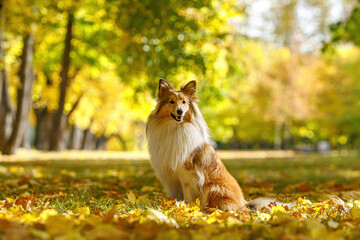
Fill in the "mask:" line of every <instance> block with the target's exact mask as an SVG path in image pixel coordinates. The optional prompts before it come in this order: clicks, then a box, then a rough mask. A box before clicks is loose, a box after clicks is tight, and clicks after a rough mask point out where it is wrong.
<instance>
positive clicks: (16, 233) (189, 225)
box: [0, 156, 360, 240]
mask: <svg viewBox="0 0 360 240" xmlns="http://www.w3.org/2000/svg"><path fill="white" fill-rule="evenodd" d="M224 163H225V165H226V166H227V168H228V169H229V171H230V172H231V174H232V175H233V176H234V177H235V178H236V179H237V180H238V181H239V183H240V184H241V187H242V188H243V190H244V193H245V196H246V199H247V200H249V199H254V198H257V197H272V198H277V199H279V200H281V201H283V202H293V203H294V204H295V206H294V207H292V208H287V207H286V208H284V207H281V206H275V205H274V204H273V206H269V207H268V208H264V209H263V210H262V211H260V212H259V211H258V212H251V213H248V214H244V213H240V212H221V211H219V210H217V209H206V208H201V207H199V202H195V203H193V204H189V205H185V204H184V203H183V202H176V201H174V200H172V199H169V198H168V197H167V196H166V194H165V193H164V191H163V189H162V187H161V184H160V182H159V181H158V180H157V179H156V177H155V175H154V172H153V170H152V168H151V166H150V164H149V162H148V161H116V160H111V161H103V160H102V161H94V160H92V161H87V160H79V161H60V160H57V161H41V162H36V161H32V162H21V163H20V162H19V163H16V162H11V163H9V162H7V163H5V162H0V238H2V239H166V240H170V239H209V238H214V239H234V238H237V239H240V238H243V239H359V238H360V226H359V225H360V157H356V156H352V157H321V156H308V157H301V158H292V159H263V160H228V161H224Z"/></svg>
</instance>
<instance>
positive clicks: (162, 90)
mask: <svg viewBox="0 0 360 240" xmlns="http://www.w3.org/2000/svg"><path fill="white" fill-rule="evenodd" d="M171 89H173V86H172V85H171V84H170V83H168V82H167V81H166V80H165V79H163V78H160V80H159V89H158V98H159V99H160V98H163V97H165V96H166V95H167V94H168V93H169V90H171Z"/></svg>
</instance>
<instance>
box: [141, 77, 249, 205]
mask: <svg viewBox="0 0 360 240" xmlns="http://www.w3.org/2000/svg"><path fill="white" fill-rule="evenodd" d="M197 102H198V98H197V97H196V81H190V82H188V83H187V84H186V85H185V86H182V87H181V88H180V90H179V91H175V90H174V87H173V85H172V84H170V83H168V82H167V81H166V80H165V79H160V81H159V86H158V93H157V104H156V107H155V109H154V110H153V111H152V112H151V113H150V115H149V118H148V121H147V124H146V136H147V140H148V146H149V153H150V160H151V163H152V166H153V168H154V170H155V172H156V174H157V175H158V177H159V179H160V181H161V182H162V184H163V185H164V186H165V188H166V190H167V192H168V194H169V195H170V197H172V198H174V199H177V200H185V202H186V203H190V202H192V201H194V200H195V199H197V198H199V199H200V203H201V206H206V207H210V208H218V209H221V210H224V211H232V210H240V211H248V208H247V204H248V203H247V202H246V201H245V198H244V195H243V192H242V190H241V188H240V186H239V184H238V182H237V181H236V180H235V178H233V177H232V176H231V174H230V173H229V172H228V171H227V170H226V168H225V166H224V164H223V163H222V161H221V160H220V158H219V157H218V155H217V154H216V152H215V150H214V148H213V147H212V146H211V144H210V137H209V129H208V126H207V124H206V122H205V120H204V118H203V116H202V114H201V112H200V110H199V107H198V105H197Z"/></svg>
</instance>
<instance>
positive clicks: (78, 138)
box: [68, 125, 84, 150]
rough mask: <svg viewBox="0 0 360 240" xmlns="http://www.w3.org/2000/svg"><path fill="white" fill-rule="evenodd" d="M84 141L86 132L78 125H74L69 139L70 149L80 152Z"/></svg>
mask: <svg viewBox="0 0 360 240" xmlns="http://www.w3.org/2000/svg"><path fill="white" fill-rule="evenodd" d="M83 140H84V131H83V130H82V129H81V128H79V127H78V126H76V125H73V126H72V128H71V133H70V139H69V146H68V148H69V149H76V150H79V149H81V148H82V146H83Z"/></svg>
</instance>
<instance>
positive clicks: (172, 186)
mask: <svg viewBox="0 0 360 240" xmlns="http://www.w3.org/2000/svg"><path fill="white" fill-rule="evenodd" d="M164 185H165V188H166V190H167V192H168V193H169V195H170V197H171V198H174V199H176V200H179V201H182V200H184V194H183V189H182V187H181V183H180V181H179V180H174V181H171V182H168V183H164Z"/></svg>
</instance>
